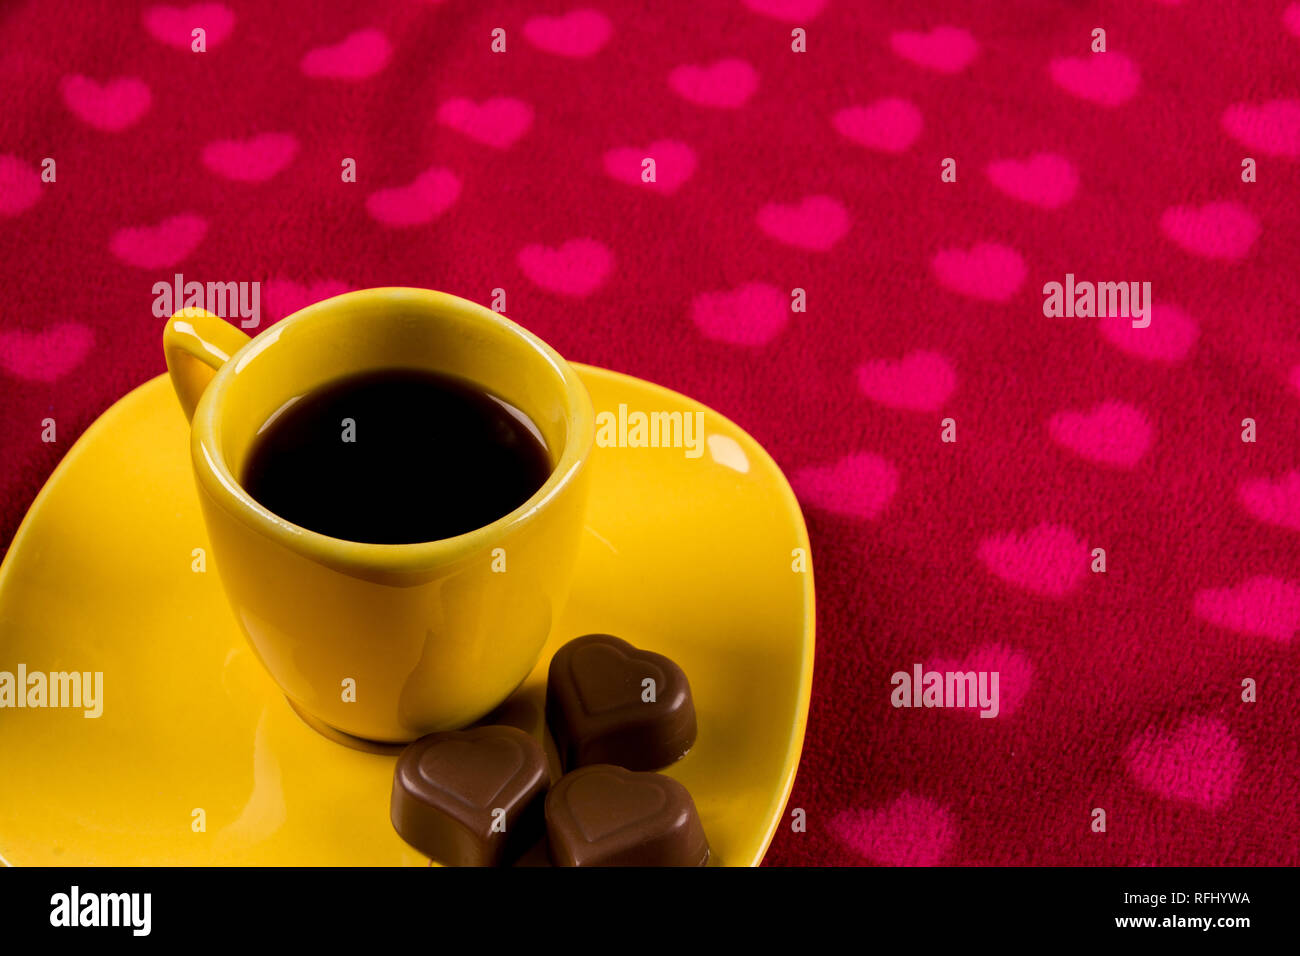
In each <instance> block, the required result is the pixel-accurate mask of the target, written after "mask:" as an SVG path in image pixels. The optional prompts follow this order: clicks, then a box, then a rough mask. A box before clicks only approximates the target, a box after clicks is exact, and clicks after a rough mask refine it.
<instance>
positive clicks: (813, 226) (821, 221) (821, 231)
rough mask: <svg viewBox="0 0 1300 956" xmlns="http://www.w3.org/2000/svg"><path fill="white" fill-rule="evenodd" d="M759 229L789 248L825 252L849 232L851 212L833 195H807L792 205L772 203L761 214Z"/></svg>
mask: <svg viewBox="0 0 1300 956" xmlns="http://www.w3.org/2000/svg"><path fill="white" fill-rule="evenodd" d="M758 228H759V229H761V230H763V232H764V233H766V234H767V235H769V236H771V237H772V238H773V239H776V240H777V241H779V242H784V243H786V244H787V245H791V246H797V247H799V248H800V249H808V250H811V251H814V252H825V251H827V250H828V249H830V248H831V247H832V246H834V245H835V243H837V242H839V241H840V240H841V239H843V238H844V236H845V234H846V233H847V232H848V231H849V211H848V210H847V209H845V208H844V204H843V203H841V202H840V201H839V200H838V199H833V198H831V197H830V196H807V197H805V198H804V199H802V200H801V201H799V202H798V203H791V204H789V205H785V204H782V203H775V202H770V203H768V204H767V205H765V206H764V207H763V208H762V209H760V210H759V211H758Z"/></svg>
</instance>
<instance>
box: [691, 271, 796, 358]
mask: <svg viewBox="0 0 1300 956" xmlns="http://www.w3.org/2000/svg"><path fill="white" fill-rule="evenodd" d="M789 318H790V303H789V300H788V299H787V298H786V295H785V293H784V292H782V291H781V290H780V289H778V288H777V287H776V286H774V285H770V284H769V283H766V282H747V283H746V284H744V285H742V286H737V287H736V288H735V289H731V290H729V291H725V292H702V293H700V294H699V295H697V296H696V297H695V299H694V300H693V301H692V302H691V321H692V322H694V323H695V325H696V327H697V328H698V329H699V330H700V331H701V332H702V333H704V336H705V338H709V339H713V340H715V341H718V342H727V343H728V344H730V345H766V344H767V343H768V342H771V341H772V340H773V339H774V338H776V337H777V335H778V334H779V333H780V331H781V330H782V329H783V328H785V324H786V322H787V321H788V320H789Z"/></svg>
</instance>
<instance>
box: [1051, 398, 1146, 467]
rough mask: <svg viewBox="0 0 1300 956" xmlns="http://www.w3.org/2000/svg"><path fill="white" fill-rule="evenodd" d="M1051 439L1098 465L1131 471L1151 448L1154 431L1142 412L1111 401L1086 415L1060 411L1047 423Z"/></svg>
mask: <svg viewBox="0 0 1300 956" xmlns="http://www.w3.org/2000/svg"><path fill="white" fill-rule="evenodd" d="M1047 430H1048V432H1049V433H1050V434H1051V436H1052V440H1053V441H1054V442H1056V443H1057V444H1058V445H1062V446H1064V447H1065V448H1068V449H1070V451H1072V452H1074V453H1075V454H1076V455H1078V456H1079V457H1081V458H1086V459H1088V461H1091V462H1095V463H1096V464H1098V465H1110V466H1111V467H1114V468H1132V467H1133V466H1134V465H1136V464H1137V463H1138V462H1139V461H1141V460H1142V456H1143V455H1145V454H1146V453H1147V449H1148V448H1150V447H1151V435H1152V428H1151V423H1150V421H1148V420H1147V416H1146V415H1145V414H1143V412H1142V411H1141V409H1138V408H1135V407H1134V406H1132V405H1129V404H1127V403H1125V402H1115V401H1108V402H1102V403H1101V404H1100V405H1098V406H1096V407H1095V408H1093V409H1092V410H1091V411H1087V412H1071V411H1066V412H1057V413H1056V414H1055V415H1053V416H1052V417H1051V420H1050V421H1048V423H1047Z"/></svg>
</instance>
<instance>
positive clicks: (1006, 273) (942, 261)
mask: <svg viewBox="0 0 1300 956" xmlns="http://www.w3.org/2000/svg"><path fill="white" fill-rule="evenodd" d="M932 265H933V267H934V274H935V277H936V278H937V279H938V280H939V284H940V285H942V286H944V287H946V288H948V289H951V290H952V291H953V292H957V293H960V294H961V295H965V296H969V297H970V298H972V299H983V300H985V301H987V302H1006V301H1007V300H1008V299H1010V298H1011V297H1012V296H1013V295H1015V294H1016V292H1017V291H1018V290H1019V289H1020V286H1021V284H1022V283H1023V282H1024V281H1025V276H1026V275H1027V274H1028V269H1027V268H1026V267H1025V260H1024V259H1022V258H1021V257H1020V253H1018V252H1016V250H1014V249H1012V248H1011V247H1010V246H1004V245H1002V244H1001V243H996V242H978V243H976V244H975V245H973V246H971V248H970V249H969V250H966V249H944V250H942V251H940V252H939V253H937V254H936V255H935V257H934V260H933V262H932Z"/></svg>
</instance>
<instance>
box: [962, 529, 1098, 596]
mask: <svg viewBox="0 0 1300 956" xmlns="http://www.w3.org/2000/svg"><path fill="white" fill-rule="evenodd" d="M977 554H978V556H979V559H980V561H981V562H983V564H984V566H985V567H986V568H988V570H989V571H990V572H991V573H992V574H993V575H995V576H996V577H998V578H1000V579H1001V580H1003V581H1005V582H1006V583H1007V584H1010V585H1012V586H1013V587H1017V588H1020V589H1021V590H1024V591H1029V592H1030V593H1031V594H1038V595H1041V596H1043V597H1052V598H1061V597H1065V596H1066V595H1067V594H1070V593H1071V592H1072V591H1074V590H1075V589H1076V588H1078V586H1079V584H1080V582H1081V581H1082V580H1083V576H1084V575H1085V574H1086V573H1087V572H1088V558H1089V556H1090V555H1091V552H1090V551H1089V549H1088V545H1087V544H1085V543H1084V541H1083V540H1082V539H1081V538H1080V537H1079V536H1078V535H1077V534H1075V533H1074V531H1073V530H1072V529H1070V528H1067V527H1065V526H1064V525H1059V524H1052V523H1050V522H1044V523H1043V524H1040V525H1038V526H1037V527H1035V528H1031V529H1030V530H1028V531H1026V532H1023V533H1016V532H1011V533H1008V534H1000V535H993V536H992V537H988V538H985V539H984V540H983V541H981V542H980V544H979V548H978V551H977Z"/></svg>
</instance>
